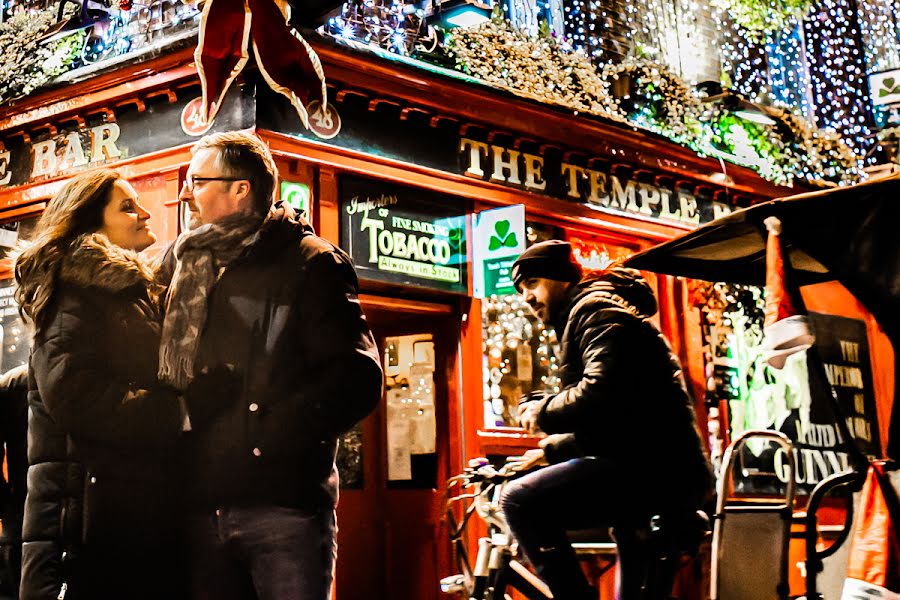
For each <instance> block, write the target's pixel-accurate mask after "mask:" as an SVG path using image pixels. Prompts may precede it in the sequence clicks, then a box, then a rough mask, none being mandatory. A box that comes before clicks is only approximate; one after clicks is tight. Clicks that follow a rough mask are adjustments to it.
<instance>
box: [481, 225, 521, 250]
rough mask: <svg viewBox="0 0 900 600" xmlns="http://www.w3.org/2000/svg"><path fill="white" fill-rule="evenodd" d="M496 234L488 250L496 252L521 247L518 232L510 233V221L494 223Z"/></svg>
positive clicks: (492, 237)
mask: <svg viewBox="0 0 900 600" xmlns="http://www.w3.org/2000/svg"><path fill="white" fill-rule="evenodd" d="M494 234H495V235H492V236H491V241H490V243H489V244H488V250H490V251H492V252H493V251H494V250H499V249H500V248H515V247H516V246H518V245H519V240H518V239H517V238H516V232H514V231H513V232H510V230H509V221H505V220H504V221H497V222H496V223H494Z"/></svg>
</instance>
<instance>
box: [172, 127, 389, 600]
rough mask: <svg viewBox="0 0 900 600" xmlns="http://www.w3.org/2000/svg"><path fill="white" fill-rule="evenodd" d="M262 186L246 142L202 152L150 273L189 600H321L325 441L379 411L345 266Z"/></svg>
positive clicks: (328, 476) (326, 544)
mask: <svg viewBox="0 0 900 600" xmlns="http://www.w3.org/2000/svg"><path fill="white" fill-rule="evenodd" d="M276 177H277V170H276V166H275V162H274V160H273V159H272V155H271V154H270V153H269V150H268V148H267V147H266V146H265V145H264V144H263V143H262V142H261V141H260V140H258V139H257V138H256V137H254V136H252V135H250V134H248V133H244V132H230V133H218V134H214V135H210V136H207V137H204V138H202V139H201V140H200V141H199V142H198V143H197V145H196V146H195V147H194V154H193V158H192V160H191V163H190V167H189V168H188V172H187V178H186V180H185V183H184V186H183V187H182V190H181V193H180V196H179V197H180V199H181V200H182V201H183V202H185V203H186V205H187V207H188V208H189V209H190V211H191V227H192V228H191V230H190V231H188V232H186V233H184V234H182V235H181V236H180V237H179V238H178V240H177V241H176V242H175V244H174V245H173V248H172V249H171V250H170V252H169V253H168V255H167V258H166V259H165V260H164V266H163V268H162V269H161V271H160V273H161V277H162V279H163V282H164V283H166V282H168V285H169V287H168V293H167V296H166V315H165V320H164V323H163V329H162V344H161V349H160V370H159V376H160V379H161V380H162V381H164V382H166V383H167V384H169V385H171V386H173V387H175V388H177V389H179V390H182V391H184V392H185V397H186V401H187V405H188V413H189V420H188V421H186V422H185V429H186V430H188V432H187V433H186V435H185V456H184V460H183V463H184V475H185V493H186V502H187V508H188V517H189V518H188V528H187V533H188V538H187V541H188V548H187V550H188V556H189V569H190V578H191V585H190V590H191V597H192V598H197V599H204V598H210V599H213V598H215V599H216V600H228V599H235V600H242V599H248V600H251V599H259V600H294V599H296V600H326V599H327V598H329V597H330V591H331V583H332V579H333V569H334V560H335V556H336V544H335V531H336V527H335V516H334V508H335V505H336V502H337V493H338V476H337V471H336V469H335V465H334V457H335V450H336V447H337V439H338V437H339V436H340V435H341V434H343V433H344V432H346V431H347V430H349V429H350V428H351V427H352V426H353V425H354V424H355V423H356V422H357V421H359V420H360V419H362V418H363V417H364V416H365V415H366V414H368V413H369V412H370V411H371V410H372V409H373V408H374V407H375V405H376V404H377V403H378V400H379V399H380V398H381V392H382V389H381V386H382V371H381V366H380V361H379V358H378V352H377V350H376V346H375V341H374V339H373V337H372V334H371V332H370V330H369V327H368V325H367V323H366V320H365V317H364V315H363V314H362V311H361V309H360V304H359V300H358V299H357V294H358V283H357V279H356V273H355V271H354V269H353V265H352V264H351V262H350V259H349V257H348V256H347V255H346V254H345V253H344V252H343V251H341V250H340V249H338V248H336V247H335V246H333V245H332V244H330V243H328V242H327V241H325V240H323V239H321V238H319V237H317V236H316V235H315V234H314V233H313V231H312V228H311V227H310V226H309V224H307V223H305V222H303V221H302V220H299V219H295V218H294V217H293V214H292V211H291V210H290V208H289V207H286V206H284V205H282V204H281V203H277V204H274V205H273V203H272V199H273V193H274V189H275V183H276Z"/></svg>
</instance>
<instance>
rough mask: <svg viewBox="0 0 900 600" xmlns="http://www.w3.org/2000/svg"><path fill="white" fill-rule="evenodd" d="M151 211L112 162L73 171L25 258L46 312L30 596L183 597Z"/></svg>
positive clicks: (33, 292) (172, 426)
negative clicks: (147, 253)
mask: <svg viewBox="0 0 900 600" xmlns="http://www.w3.org/2000/svg"><path fill="white" fill-rule="evenodd" d="M149 217H150V215H149V213H147V211H146V210H145V209H144V208H143V207H142V206H141V205H140V204H139V203H138V198H137V194H136V193H135V191H134V188H133V187H132V186H131V184H129V183H128V181H126V180H125V179H124V178H122V176H121V175H120V174H119V173H117V172H115V171H112V170H108V169H103V170H96V171H90V172H86V173H84V174H81V175H78V176H76V177H74V178H72V179H71V180H70V181H69V182H67V183H66V184H65V186H63V188H62V189H61V190H60V192H59V193H58V194H57V195H56V196H55V197H54V198H53V199H52V200H51V201H50V203H49V204H48V205H47V208H46V210H45V211H44V214H43V215H42V216H41V218H40V221H39V222H38V225H37V229H36V231H35V234H34V237H33V238H32V241H31V243H30V244H29V245H28V247H27V248H26V249H25V250H23V251H22V252H21V254H20V255H19V256H18V257H17V258H16V261H15V276H16V282H17V283H18V289H17V291H16V300H17V301H18V303H19V307H20V311H21V313H22V315H23V317H24V318H26V319H28V320H30V321H31V322H32V323H33V324H34V330H35V331H34V346H33V348H32V354H31V361H30V373H29V405H30V408H31V416H30V418H29V433H28V437H29V444H28V458H29V465H30V466H29V472H28V494H27V499H26V504H25V519H24V525H23V534H22V539H23V548H22V549H23V558H22V562H23V565H22V585H21V589H20V598H21V600H48V599H50V598H57V597H59V598H65V599H66V600H82V599H87V600H106V599H107V598H109V599H112V598H115V599H116V600H131V599H143V598H148V599H149V598H154V599H158V598H167V599H168V598H177V597H178V595H179V592H180V590H179V589H178V588H180V585H179V578H178V577H177V576H176V573H177V569H176V568H175V566H176V562H177V553H178V548H177V547H175V546H176V543H175V535H176V533H177V525H176V523H175V519H174V518H173V517H174V509H175V506H174V502H173V498H174V497H175V496H176V495H175V494H174V491H175V489H174V488H175V482H174V477H172V475H171V474H170V472H169V471H170V459H171V454H172V452H173V450H174V446H175V443H176V441H177V439H178V436H179V434H180V433H181V430H182V423H183V418H184V412H183V410H182V405H183V403H182V401H181V399H180V398H179V397H178V396H177V394H176V393H175V392H173V391H171V390H168V389H164V388H162V387H161V386H159V384H158V383H157V379H156V372H157V356H158V352H159V327H160V326H159V322H160V315H159V311H158V303H157V297H156V296H157V294H156V290H155V287H154V284H153V270H152V268H151V267H150V265H149V264H148V262H147V261H146V259H144V258H142V257H141V256H140V255H138V254H137V252H140V251H141V250H144V249H145V248H147V247H149V246H150V245H152V244H153V243H154V241H155V240H156V237H155V236H154V234H153V233H152V232H151V231H150V228H149V226H148V219H149Z"/></svg>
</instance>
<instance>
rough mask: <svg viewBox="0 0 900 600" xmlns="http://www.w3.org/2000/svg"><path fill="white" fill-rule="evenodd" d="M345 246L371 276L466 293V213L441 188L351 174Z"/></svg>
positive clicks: (344, 207)
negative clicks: (437, 191) (433, 190)
mask: <svg viewBox="0 0 900 600" xmlns="http://www.w3.org/2000/svg"><path fill="white" fill-rule="evenodd" d="M340 194H341V246H343V247H344V248H345V249H346V250H347V251H348V252H349V253H350V256H351V257H352V258H353V262H354V263H355V264H356V267H357V269H358V270H359V271H360V273H361V275H362V276H363V277H365V278H367V279H374V280H379V281H387V282H391V283H398V284H403V285H417V286H420V287H430V288H436V289H440V290H445V291H451V292H459V293H466V292H467V291H468V280H469V278H468V269H467V249H466V217H465V215H462V216H460V215H458V214H457V215H454V214H452V211H448V210H447V209H446V208H445V207H446V206H450V205H452V204H453V203H450V202H447V201H446V199H445V198H443V197H442V196H440V195H438V194H432V193H429V192H425V191H422V190H418V189H414V188H406V187H402V186H394V185H390V184H387V183H384V182H380V181H374V180H367V179H358V178H352V177H348V178H346V179H343V180H342V181H341V188H340Z"/></svg>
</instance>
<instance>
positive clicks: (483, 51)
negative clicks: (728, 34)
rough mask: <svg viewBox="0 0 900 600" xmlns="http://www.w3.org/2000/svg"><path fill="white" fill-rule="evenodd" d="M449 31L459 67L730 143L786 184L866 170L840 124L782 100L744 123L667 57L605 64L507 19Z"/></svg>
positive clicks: (835, 179) (700, 144)
mask: <svg viewBox="0 0 900 600" xmlns="http://www.w3.org/2000/svg"><path fill="white" fill-rule="evenodd" d="M446 39H447V52H448V54H449V56H450V57H451V58H452V59H453V60H454V62H455V66H456V69H457V70H459V71H462V72H463V73H466V74H468V75H471V76H473V77H475V78H477V79H480V80H482V81H484V82H485V83H488V84H491V85H495V86H497V87H500V88H503V89H506V90H509V91H510V92H512V93H514V94H516V95H519V96H524V97H527V98H532V99H534V100H537V101H539V102H543V103H546V104H554V105H558V106H563V107H566V108H569V109H572V110H574V111H577V112H584V113H589V114H592V115H596V116H600V117H603V118H607V119H611V120H614V121H619V122H625V123H629V124H631V125H633V126H635V127H640V128H643V129H646V130H649V131H653V132H655V133H658V134H660V135H663V136H664V137H667V138H669V139H671V140H672V141H675V142H677V143H680V144H683V145H685V146H687V147H689V148H691V149H692V150H694V151H695V152H697V153H699V154H704V153H707V152H709V151H710V150H711V148H718V149H720V150H726V151H728V152H730V153H732V154H733V157H734V158H735V161H734V162H737V163H739V164H743V165H744V166H748V167H750V168H752V169H754V170H755V171H756V172H757V173H759V175H760V176H761V177H763V178H765V179H768V180H770V181H774V182H776V183H778V184H781V185H791V184H792V183H793V180H794V178H796V177H801V178H804V179H806V180H808V181H810V182H812V183H819V184H824V185H829V184H833V183H841V184H848V183H854V182H857V181H859V179H860V176H861V170H860V163H859V160H858V158H857V157H856V155H855V154H854V153H853V151H852V150H851V149H850V148H849V146H847V144H846V143H845V142H843V141H842V139H841V138H840V136H839V135H838V134H837V133H834V132H832V131H827V130H820V129H817V128H816V127H815V126H814V125H812V124H810V123H809V122H808V121H806V120H805V119H804V118H803V117H801V116H798V115H796V114H793V113H791V112H788V111H786V110H784V109H781V108H764V109H763V111H764V112H765V114H766V115H768V116H769V117H770V118H772V119H773V120H775V121H776V125H775V126H772V127H769V128H764V127H762V126H759V125H756V124H753V123H750V122H743V121H742V120H739V119H737V118H735V117H734V116H733V115H732V114H730V113H727V112H726V111H725V110H724V109H723V108H721V107H719V106H717V105H703V104H701V102H700V99H699V97H698V96H697V95H696V94H695V93H694V91H693V90H692V89H691V88H690V87H689V86H688V85H687V84H686V83H684V81H682V80H681V79H680V78H679V77H678V76H677V75H676V74H675V73H674V72H673V71H672V70H671V69H669V68H668V67H667V66H665V65H663V64H660V63H657V62H653V61H651V60H648V59H645V58H636V57H628V58H626V59H625V60H624V61H623V62H621V63H618V64H606V65H604V66H603V69H602V71H601V72H600V73H598V72H597V68H596V67H595V66H594V65H593V64H592V63H591V62H590V60H589V59H588V58H587V56H585V55H584V54H583V53H581V52H579V51H572V50H569V49H567V48H566V47H565V46H564V45H563V44H561V43H559V42H557V41H556V40H555V39H554V38H552V37H540V38H533V37H530V36H528V35H527V34H526V33H524V32H522V31H520V30H518V29H516V28H515V27H514V26H513V25H512V24H511V23H510V22H509V21H507V20H505V19H502V18H495V19H493V20H491V21H490V22H488V23H485V24H483V25H480V26H478V27H473V28H470V29H462V28H460V29H455V30H452V31H451V32H448V33H447V35H446ZM613 90H615V91H616V92H617V94H618V95H614V94H613ZM735 150H738V152H735ZM741 159H744V160H741ZM829 182H831V183H829Z"/></svg>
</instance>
